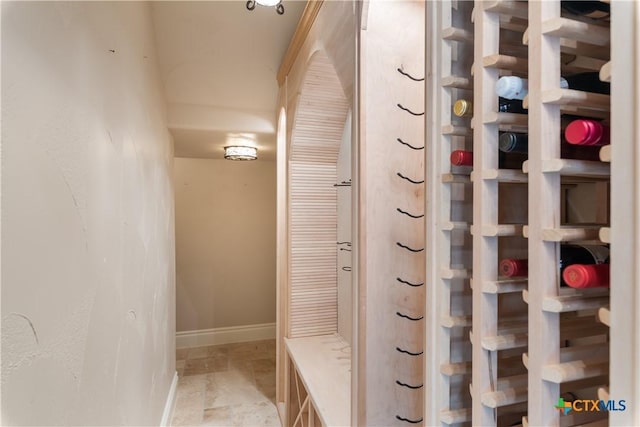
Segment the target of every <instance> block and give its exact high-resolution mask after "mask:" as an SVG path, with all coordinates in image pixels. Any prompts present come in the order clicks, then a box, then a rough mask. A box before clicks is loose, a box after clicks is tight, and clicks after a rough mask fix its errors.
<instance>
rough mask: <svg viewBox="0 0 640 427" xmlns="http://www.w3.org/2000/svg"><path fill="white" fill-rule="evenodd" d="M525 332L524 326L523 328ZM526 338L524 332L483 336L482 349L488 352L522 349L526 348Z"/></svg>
mask: <svg viewBox="0 0 640 427" xmlns="http://www.w3.org/2000/svg"><path fill="white" fill-rule="evenodd" d="M524 329H525V330H526V326H525V327H524ZM527 342H528V336H527V333H526V332H521V333H510V334H509V333H508V334H504V335H496V336H493V337H491V336H485V337H483V338H482V348H484V349H485V350H489V351H498V350H508V349H513V348H524V347H526V346H527Z"/></svg>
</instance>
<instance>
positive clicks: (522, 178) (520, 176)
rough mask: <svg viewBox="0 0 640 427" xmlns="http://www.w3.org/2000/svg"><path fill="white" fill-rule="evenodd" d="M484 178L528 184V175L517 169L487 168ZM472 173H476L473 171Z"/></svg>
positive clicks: (483, 172) (483, 173)
mask: <svg viewBox="0 0 640 427" xmlns="http://www.w3.org/2000/svg"><path fill="white" fill-rule="evenodd" d="M481 173H482V175H481V176H482V179H486V180H496V181H498V182H511V183H515V184H518V183H522V184H526V183H527V181H528V179H529V178H528V177H527V175H526V174H524V173H523V172H522V171H519V170H515V169H485V170H483V171H482V172H481ZM472 174H474V175H475V174H476V172H473V173H472Z"/></svg>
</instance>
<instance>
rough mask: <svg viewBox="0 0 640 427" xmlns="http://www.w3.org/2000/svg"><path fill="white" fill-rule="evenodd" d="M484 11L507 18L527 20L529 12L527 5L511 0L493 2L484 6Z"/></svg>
mask: <svg viewBox="0 0 640 427" xmlns="http://www.w3.org/2000/svg"><path fill="white" fill-rule="evenodd" d="M484 10H486V11H487V12H494V13H500V14H503V15H507V16H515V17H517V18H522V19H528V17H529V12H528V9H527V4H526V3H523V2H521V1H513V0H493V1H488V2H486V3H485V4H484Z"/></svg>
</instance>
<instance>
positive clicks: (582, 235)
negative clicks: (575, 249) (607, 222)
mask: <svg viewBox="0 0 640 427" xmlns="http://www.w3.org/2000/svg"><path fill="white" fill-rule="evenodd" d="M599 233H600V227H591V228H587V227H571V228H568V227H567V228H547V229H544V230H542V234H541V237H542V240H544V241H546V242H576V241H584V240H598V236H599Z"/></svg>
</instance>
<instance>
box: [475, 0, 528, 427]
mask: <svg viewBox="0 0 640 427" xmlns="http://www.w3.org/2000/svg"><path fill="white" fill-rule="evenodd" d="M527 7H528V5H527V3H525V2H499V1H493V2H475V6H474V13H473V19H474V36H475V37H474V67H473V70H474V115H473V152H474V166H473V173H472V181H473V195H474V200H473V226H472V231H471V232H472V235H473V278H472V283H473V333H472V338H471V339H472V344H473V345H472V347H473V373H472V387H471V392H472V397H473V405H472V408H473V410H472V425H498V424H501V425H502V424H506V425H511V424H513V423H514V422H518V421H519V420H520V419H521V418H522V416H523V415H524V414H525V413H526V402H527V374H526V369H525V367H524V366H523V364H522V354H523V353H525V352H526V350H527V308H526V305H525V304H524V303H523V302H522V300H521V298H520V293H519V291H521V290H522V289H523V288H524V287H525V286H526V283H527V282H526V279H525V278H505V277H502V276H501V275H500V274H499V272H498V263H499V260H500V259H501V258H505V257H513V258H526V255H527V252H526V240H525V239H524V237H523V227H524V226H525V224H526V221H527V200H526V194H527V176H526V175H525V174H524V173H523V172H522V170H509V169H501V168H500V167H499V161H498V155H499V150H498V138H499V133H500V132H501V131H502V132H505V131H516V132H523V133H525V132H527V124H528V121H527V116H526V115H524V114H516V113H510V112H499V111H498V96H497V95H496V92H495V87H496V83H497V81H498V79H499V78H500V77H501V76H506V75H515V76H520V77H526V74H527V65H528V59H527V55H526V47H523V46H522V45H521V40H522V36H523V32H524V30H525V29H526V27H527V17H528V11H527Z"/></svg>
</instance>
